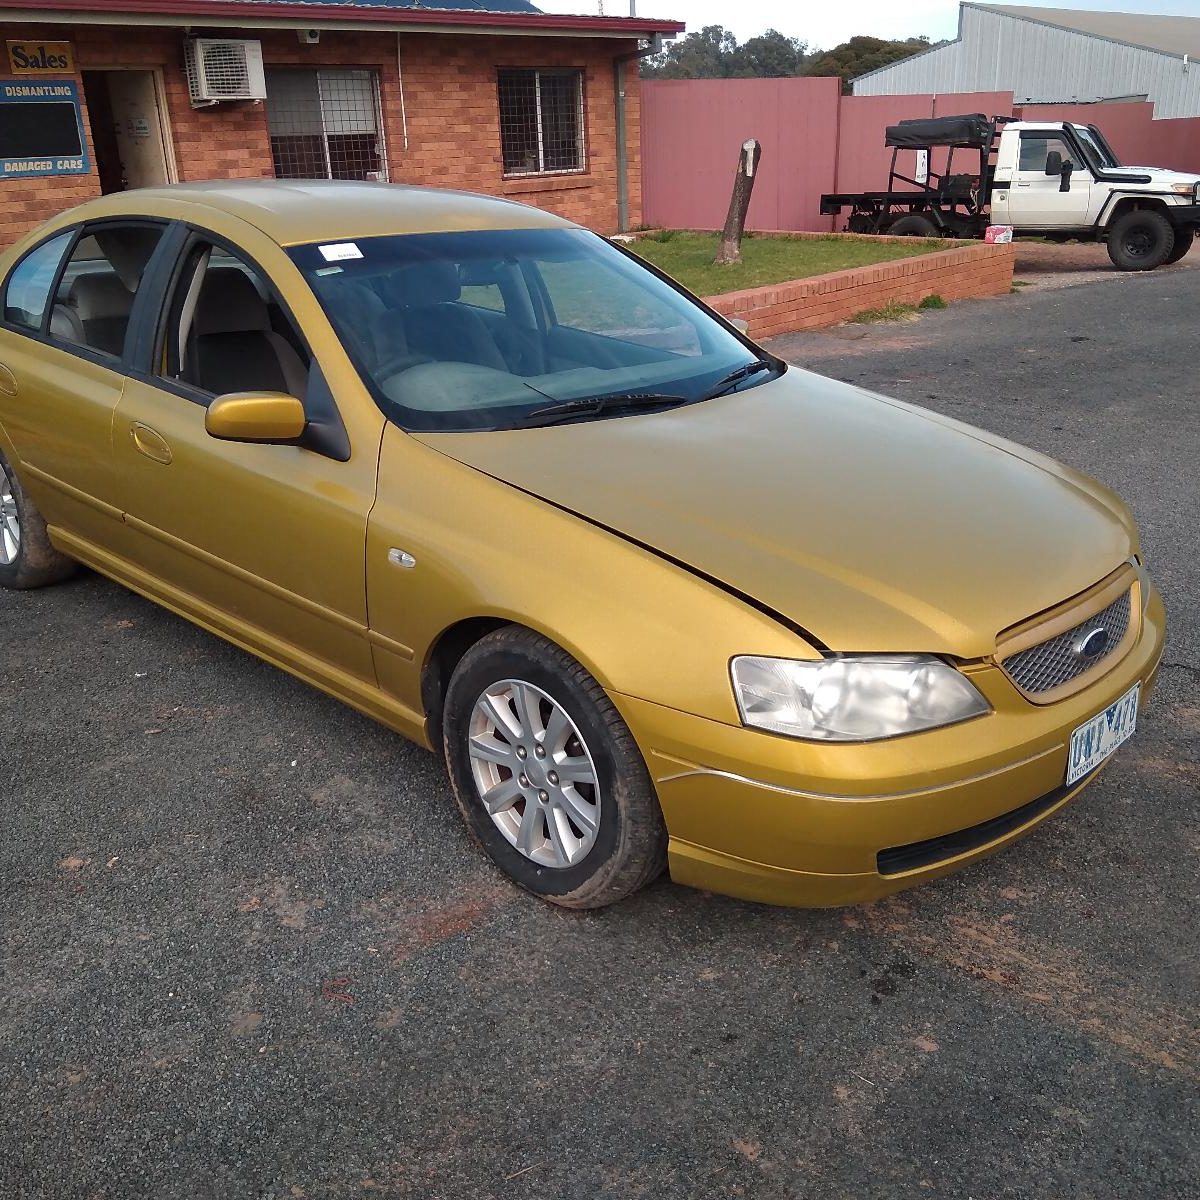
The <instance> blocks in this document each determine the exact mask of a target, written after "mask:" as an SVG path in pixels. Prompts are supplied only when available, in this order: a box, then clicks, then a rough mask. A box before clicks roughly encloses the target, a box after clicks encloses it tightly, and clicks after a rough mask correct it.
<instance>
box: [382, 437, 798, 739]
mask: <svg viewBox="0 0 1200 1200" xmlns="http://www.w3.org/2000/svg"><path fill="white" fill-rule="evenodd" d="M393 550H396V551H401V552H403V553H405V554H408V555H410V556H411V557H412V559H414V560H415V562H414V565H412V566H403V565H399V563H397V562H396V561H395V559H396V558H397V557H399V556H398V555H391V552H392V551H393ZM366 557H367V562H366V581H367V608H368V621H369V624H370V627H371V634H372V640H373V642H374V644H375V647H376V663H377V667H378V669H379V677H380V683H381V686H383V687H384V688H385V689H386V690H388V691H389V692H391V693H392V694H394V695H395V696H396V697H397V699H399V700H400V701H401V702H402V703H404V704H405V705H407V706H409V707H411V708H413V709H416V710H420V709H421V706H422V705H421V673H422V668H423V666H424V664H425V662H426V661H427V659H428V655H429V651H430V648H431V647H432V646H433V645H434V644H435V643H436V641H437V639H438V637H439V636H440V635H441V633H442V632H443V631H444V630H446V629H447V628H449V627H450V626H452V625H455V624H458V623H459V622H460V621H464V620H470V619H472V618H479V617H491V618H495V619H498V620H503V621H512V622H515V623H518V624H522V625H526V626H528V627H529V628H531V629H535V630H537V631H538V632H539V633H542V634H544V635H545V636H546V637H548V638H550V639H551V640H552V641H554V642H556V643H557V644H558V645H560V646H562V647H563V649H565V650H567V651H568V652H569V653H570V654H571V655H573V656H574V657H575V658H576V659H578V661H579V662H581V663H582V664H583V665H584V666H585V667H586V668H587V669H588V670H589V671H590V672H591V673H592V674H593V675H594V676H595V677H596V679H597V680H598V681H599V682H600V683H601V685H602V686H603V687H605V688H606V689H607V690H609V691H610V692H618V693H622V694H624V695H629V696H635V697H638V698H640V699H644V700H649V701H652V702H654V703H657V704H661V705H666V706H668V707H671V708H675V709H678V710H680V711H683V712H689V713H693V714H695V715H697V716H703V717H707V718H708V719H710V720H715V721H722V722H725V723H727V724H731V725H738V724H740V721H739V717H738V713H737V707H736V704H735V702H734V698H733V691H732V687H731V685H730V681H729V660H730V658H731V657H732V656H733V655H735V654H763V655H776V656H782V657H793V658H815V657H818V655H817V652H816V651H815V650H814V649H813V648H812V647H811V646H809V645H807V644H806V643H805V642H804V640H803V639H802V638H801V637H800V636H799V635H798V634H796V633H795V632H793V631H792V630H791V629H789V628H787V627H786V626H785V625H784V624H783V623H782V621H781V620H777V619H775V618H774V617H772V616H771V615H770V614H768V613H766V612H762V611H759V610H758V609H756V608H754V607H752V606H751V604H750V603H747V602H746V601H745V600H742V599H739V598H737V597H736V596H735V595H732V594H730V593H729V592H727V591H725V590H723V589H722V588H721V587H720V586H719V585H717V584H715V583H712V582H709V581H707V580H705V579H703V578H700V577H698V576H696V575H694V574H692V573H691V572H689V571H688V570H686V569H685V568H683V567H681V566H679V565H676V564H675V563H673V562H670V561H668V560H665V559H663V558H661V557H659V556H658V555H657V554H655V553H654V552H653V551H651V550H649V549H646V548H643V547H641V546H638V545H635V544H633V543H631V542H628V541H626V540H625V539H623V538H622V537H620V536H619V535H617V534H615V533H612V532H609V531H608V530H605V529H602V528H599V527H597V526H595V525H592V524H590V523H588V522H586V521H584V520H582V519H580V518H578V517H576V516H574V515H572V514H570V513H567V512H564V511H563V510H561V509H558V508H555V507H554V506H552V505H550V504H547V503H546V502H544V501H542V500H539V499H538V498H536V497H534V496H531V495H529V494H527V493H525V492H522V491H520V490H519V489H517V488H514V487H511V486H510V485H508V484H505V483H502V482H500V481H498V480H495V479H493V478H492V477H490V476H488V475H485V474H483V473H482V472H480V471H477V470H475V469H474V468H472V467H468V466H465V465H463V464H462V463H459V462H457V461H455V460H453V459H451V458H448V457H446V456H445V455H443V454H441V453H439V452H438V451H436V450H433V449H430V448H429V447H427V446H425V445H423V444H421V443H420V442H418V441H416V440H415V439H413V438H410V437H409V436H408V435H407V434H405V433H404V432H402V431H401V430H399V429H397V428H396V427H394V426H389V427H388V428H387V430H386V432H385V434H384V438H383V446H382V451H381V455H380V470H379V489H378V496H377V499H376V503H375V506H374V508H373V510H372V512H371V516H370V519H369V522H368V526H367V550H366Z"/></svg>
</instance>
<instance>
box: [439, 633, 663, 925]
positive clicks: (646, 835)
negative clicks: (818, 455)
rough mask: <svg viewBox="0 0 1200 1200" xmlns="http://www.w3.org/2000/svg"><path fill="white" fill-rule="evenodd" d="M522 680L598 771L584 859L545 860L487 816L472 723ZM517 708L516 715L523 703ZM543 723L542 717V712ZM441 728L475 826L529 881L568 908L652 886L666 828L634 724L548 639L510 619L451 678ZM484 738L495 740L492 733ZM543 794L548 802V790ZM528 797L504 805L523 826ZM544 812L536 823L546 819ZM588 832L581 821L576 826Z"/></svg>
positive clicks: (478, 837)
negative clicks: (561, 719) (483, 706)
mask: <svg viewBox="0 0 1200 1200" xmlns="http://www.w3.org/2000/svg"><path fill="white" fill-rule="evenodd" d="M514 680H515V681H521V682H522V683H523V684H525V685H532V688H533V689H536V690H537V691H539V692H541V693H542V694H543V696H544V698H545V699H544V701H543V703H545V702H546V701H550V702H552V703H553V704H554V705H557V706H558V707H559V708H560V709H561V710H562V711H563V712H564V713H565V714H566V715H567V717H569V718H570V721H571V722H572V723H573V725H574V728H575V731H576V732H577V734H578V738H576V739H575V740H574V741H573V742H568V743H567V744H568V746H573V747H574V749H573V750H572V751H571V752H572V753H575V752H576V751H578V750H581V751H582V753H583V754H584V755H585V756H587V757H590V759H591V762H592V764H593V765H594V767H595V773H596V778H597V787H598V791H596V790H594V789H593V790H592V791H591V795H592V796H593V797H594V798H595V800H596V801H598V812H599V818H598V821H597V823H596V827H595V832H594V839H595V840H594V842H593V843H592V845H591V847H590V849H588V850H587V851H586V853H584V854H583V857H581V858H580V859H578V860H577V861H574V862H572V863H571V864H570V865H564V866H554V865H543V864H541V863H539V862H536V861H534V860H533V859H532V858H531V857H530V856H527V855H526V854H525V853H523V852H522V851H520V850H518V849H517V848H516V846H515V845H514V844H513V843H512V842H510V841H509V840H508V838H507V837H506V836H505V834H504V833H503V832H502V831H501V829H500V828H499V826H498V825H497V823H496V821H495V820H493V818H492V816H490V815H489V813H488V811H487V809H486V807H485V806H484V803H483V800H482V798H481V792H480V787H479V786H478V785H477V784H476V779H475V774H474V771H473V768H472V756H471V752H470V745H471V723H472V720H473V719H478V718H477V717H476V715H475V712H476V704H477V702H479V701H480V700H481V699H482V698H483V696H484V694H485V692H487V691H488V690H489V689H493V688H497V687H503V686H504V684H505V681H514ZM512 711H513V712H515V711H516V705H515V703H514V704H513V708H512ZM549 711H551V710H550V709H549V708H544V709H542V712H549ZM540 719H542V720H543V721H544V717H543V718H540ZM443 730H444V744H445V751H446V763H447V766H448V767H449V771H450V782H451V784H452V785H453V788H454V796H455V799H456V800H457V802H458V807H459V810H460V811H461V812H462V816H463V820H464V821H465V822H466V825H467V829H468V830H469V831H470V833H471V836H472V837H473V838H474V840H475V841H476V842H477V843H478V844H479V845H480V846H481V847H482V848H483V849H484V850H486V851H487V853H488V855H489V856H490V857H491V858H492V860H493V861H494V862H495V863H496V864H497V865H498V866H499V867H500V869H501V870H502V871H504V873H505V874H506V875H508V876H509V878H511V879H512V880H514V881H515V882H516V883H518V884H520V885H521V887H523V888H526V889H527V890H529V891H531V892H533V893H534V894H536V895H538V896H541V897H543V898H544V899H546V900H549V901H551V902H552V903H554V904H560V905H562V906H564V907H566V908H602V907H603V906H605V905H607V904H613V903H615V902H616V901H618V900H623V899H624V898H625V897H626V896H629V895H632V894H633V893H634V892H636V891H637V890H638V889H639V888H642V887H644V886H645V885H646V884H647V883H649V882H650V881H651V880H652V879H654V877H655V876H656V875H658V874H659V873H660V872H661V871H662V869H663V867H664V866H665V865H666V848H667V831H666V826H665V825H664V823H663V817H662V812H661V810H660V809H659V806H658V798H657V796H656V795H655V792H654V785H653V783H652V782H651V779H650V774H649V772H648V771H647V770H646V764H645V762H644V761H643V759H642V756H641V752H640V751H639V750H638V747H637V744H636V743H635V742H634V740H633V735H632V734H631V733H630V732H629V727H628V726H627V725H626V724H625V722H624V721H623V720H622V719H621V715H620V714H619V713H618V712H617V710H616V709H615V708H614V707H613V704H612V701H610V700H609V698H608V696H607V695H606V694H605V692H604V689H603V688H602V687H601V686H600V685H599V684H598V683H597V682H596V680H595V679H593V678H592V676H591V675H589V674H588V672H587V671H586V670H584V668H583V667H582V666H581V665H580V664H579V663H577V662H576V661H575V660H574V659H573V658H572V657H571V656H570V655H569V654H567V653H566V651H565V650H563V649H562V648H561V647H559V646H556V645H555V644H554V643H553V642H551V641H549V640H548V639H547V638H544V637H542V636H541V635H540V634H537V633H534V632H533V631H532V630H529V629H524V628H522V627H520V626H517V625H509V626H505V627H504V628H503V629H498V630H496V631H495V632H494V633H491V634H489V635H488V636H487V637H485V638H483V639H482V640H481V641H479V642H477V643H476V644H475V645H474V646H472V647H471V649H469V650H468V651H467V652H466V654H465V655H463V657H462V660H461V661H460V662H459V664H458V666H457V667H456V668H455V671H454V674H453V676H452V677H451V679H450V686H449V688H448V689H447V692H446V705H445V713H444V718H443ZM484 736H487V737H488V738H489V739H490V740H493V741H494V740H496V739H494V738H493V736H492V734H485V735H484ZM580 739H581V741H580ZM504 740H505V741H508V739H504ZM512 746H513V752H514V753H517V752H519V750H520V749H525V750H526V751H528V747H524V746H523V745H521V739H518V738H513V739H512ZM550 764H551V759H546V760H545V765H550ZM532 765H533V760H532V758H527V760H526V769H528V768H529V767H530V766H532ZM497 770H500V771H505V772H507V776H506V777H505V778H506V779H507V780H512V779H513V778H514V772H512V771H510V770H509V769H508V768H507V767H500V768H497ZM583 786H584V787H585V789H586V788H588V786H589V785H583ZM531 790H533V789H531ZM540 794H541V795H542V797H543V799H544V798H545V796H546V795H547V794H548V793H546V792H543V793H540ZM524 796H525V793H523V795H522V798H519V799H518V800H517V801H515V802H513V803H512V804H511V805H510V806H509V808H508V809H507V810H506V811H507V812H508V813H509V814H510V816H511V819H512V820H514V821H518V822H520V823H521V824H523V823H524V821H525V814H526V809H527V807H528V806H529V805H530V804H531V803H532V802H533V801H532V800H530V799H527V798H524ZM536 811H537V810H536V809H535V810H534V812H535V817H534V820H547V821H548V819H549V818H542V817H538V816H537V815H536ZM540 828H541V829H542V830H544V832H545V841H544V843H543V844H544V845H545V846H547V847H548V846H549V841H550V832H551V831H550V826H549V824H548V823H546V824H543V825H541V826H540ZM582 828H583V827H582V826H578V827H573V829H572V832H576V833H577V832H578V831H579V830H581V829H582ZM581 843H582V839H581ZM543 852H549V851H548V850H546V851H543Z"/></svg>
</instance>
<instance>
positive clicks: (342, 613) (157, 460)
mask: <svg viewBox="0 0 1200 1200" xmlns="http://www.w3.org/2000/svg"><path fill="white" fill-rule="evenodd" d="M164 312H165V317H164V320H163V323H162V329H161V332H160V337H159V339H158V343H157V345H156V346H155V348H154V349H153V351H152V352H151V353H152V355H153V357H152V362H153V364H154V365H155V367H156V368H157V370H156V371H154V372H142V373H140V374H139V375H135V376H134V377H133V378H131V379H129V380H128V382H127V383H126V386H125V391H124V393H123V395H122V396H121V399H120V402H119V403H118V405H117V411H116V419H115V421H114V424H113V443H114V457H115V461H116V464H117V467H118V470H119V473H120V478H121V481H122V503H121V507H122V509H123V510H124V512H125V514H126V520H127V522H128V524H129V526H130V530H131V541H132V543H133V545H134V547H135V550H134V555H135V560H136V562H137V565H138V566H140V567H141V568H142V569H143V570H145V571H147V572H148V573H149V574H150V575H151V576H152V577H154V578H155V579H156V580H160V581H162V583H164V584H165V585H166V587H167V588H168V589H173V590H168V591H167V592H166V593H165V594H164V596H163V597H162V598H164V599H166V600H167V602H168V603H175V604H176V606H178V607H181V608H183V609H184V610H185V611H189V612H190V614H191V615H198V616H199V617H200V619H201V620H204V621H205V622H206V623H208V624H211V625H213V626H214V627H215V628H217V629H218V630H219V631H221V632H223V633H225V634H227V635H230V636H232V637H234V639H235V640H238V641H241V642H242V643H243V644H247V645H250V646H251V648H253V649H254V650H256V651H257V652H258V653H260V654H262V655H263V656H264V657H267V658H269V659H271V660H273V661H275V662H277V663H279V664H280V665H283V666H289V665H293V666H295V665H298V666H300V667H301V668H302V669H303V670H304V671H305V673H306V674H308V675H309V676H316V677H317V678H318V679H320V680H322V681H323V682H324V683H325V684H326V685H327V686H330V687H331V689H332V690H335V691H344V690H345V689H346V688H347V687H348V686H353V685H354V684H355V683H359V684H361V683H363V682H366V683H373V681H374V667H373V664H372V660H371V652H370V645H369V642H368V640H367V628H366V626H367V611H366V583H365V575H364V572H365V563H364V554H365V548H366V527H367V514H368V512H369V511H370V509H371V506H372V504H373V503H374V498H375V482H376V472H377V463H378V447H379V442H378V438H379V435H380V432H381V430H378V429H377V430H376V431H375V437H374V444H373V445H370V444H365V443H369V442H370V440H371V439H370V435H369V434H368V436H367V437H366V438H365V439H364V444H361V445H359V446H357V447H352V446H351V445H350V444H349V442H348V441H346V442H345V443H344V445H343V447H342V448H341V449H339V447H338V446H336V445H334V447H333V449H332V451H330V450H329V449H328V448H326V449H321V448H319V447H318V448H314V446H312V445H267V444H262V445H256V444H248V443H241V442H231V441H221V440H218V439H216V438H213V437H211V436H209V434H208V433H207V432H206V431H205V411H206V408H207V405H208V404H209V403H210V402H211V401H212V399H213V398H214V397H215V396H216V395H221V394H226V393H229V392H240V391H253V392H263V391H266V392H288V393H290V394H292V395H296V396H298V397H299V398H300V399H302V400H304V401H305V405H306V408H307V409H308V410H309V412H310V415H311V416H319V417H320V419H321V420H323V421H328V422H330V423H331V424H333V425H338V427H339V428H340V425H339V424H338V421H339V418H338V413H337V410H336V408H335V407H334V406H333V400H332V397H331V395H330V393H329V391H328V388H327V387H326V385H325V382H324V379H323V376H322V375H321V372H320V369H319V367H318V366H317V364H316V363H315V362H314V361H313V360H312V359H311V356H310V353H309V351H308V347H307V342H306V341H305V339H304V338H303V337H302V336H301V334H300V332H299V330H298V329H297V328H296V327H295V324H294V323H293V322H292V321H291V319H290V317H289V316H288V313H287V311H286V310H285V308H284V307H283V305H282V304H281V303H280V300H279V297H278V294H277V292H276V291H275V290H274V288H273V287H272V286H271V284H270V283H269V281H268V279H267V278H266V276H265V275H264V273H263V272H262V271H261V270H260V269H259V268H257V267H256V266H254V265H252V264H251V263H250V262H249V261H248V260H246V259H244V258H242V257H241V256H240V255H238V254H235V253H233V252H232V251H231V250H230V249H228V248H227V247H225V246H218V245H215V244H211V243H207V242H205V241H204V240H202V239H200V238H199V237H197V238H195V239H194V240H193V242H192V244H191V245H190V246H189V247H188V248H187V250H185V252H184V261H183V266H182V270H181V272H180V273H179V276H178V282H177V284H176V287H175V292H174V295H173V296H172V297H170V298H169V299H168V301H167V303H166V304H165V305H164ZM379 425H380V426H382V415H381V416H380V419H379ZM355 449H356V450H357V453H354V452H352V451H353V450H355Z"/></svg>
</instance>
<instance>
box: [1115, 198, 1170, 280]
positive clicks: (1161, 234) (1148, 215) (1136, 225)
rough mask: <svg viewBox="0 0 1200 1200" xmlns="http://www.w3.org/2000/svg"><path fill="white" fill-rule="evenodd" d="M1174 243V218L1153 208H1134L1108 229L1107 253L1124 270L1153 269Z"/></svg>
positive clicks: (1162, 261)
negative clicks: (1172, 219)
mask: <svg viewBox="0 0 1200 1200" xmlns="http://www.w3.org/2000/svg"><path fill="white" fill-rule="evenodd" d="M1174 247H1175V230H1174V229H1173V228H1172V227H1171V222H1170V221H1168V220H1167V218H1166V217H1164V216H1163V215H1162V213H1160V212H1155V211H1154V210H1153V209H1148V208H1143V209H1134V210H1133V211H1132V212H1127V213H1126V214H1125V215H1124V216H1123V217H1120V218H1118V219H1117V221H1116V222H1115V223H1114V224H1113V227H1112V229H1110V230H1109V231H1108V257H1109V258H1110V259H1112V263H1113V266H1114V267H1116V268H1117V269H1118V270H1121V271H1153V270H1154V268H1155V267H1161V266H1162V265H1163V263H1165V262H1166V261H1167V260H1168V258H1169V257H1170V255H1171V251H1172V250H1173V249H1174Z"/></svg>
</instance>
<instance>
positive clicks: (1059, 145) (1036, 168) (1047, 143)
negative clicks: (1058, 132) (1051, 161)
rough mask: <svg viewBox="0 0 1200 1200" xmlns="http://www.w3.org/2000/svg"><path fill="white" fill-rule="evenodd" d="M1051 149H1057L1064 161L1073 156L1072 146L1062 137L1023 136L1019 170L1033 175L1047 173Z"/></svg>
mask: <svg viewBox="0 0 1200 1200" xmlns="http://www.w3.org/2000/svg"><path fill="white" fill-rule="evenodd" d="M1051 151H1057V153H1058V154H1059V155H1060V156H1061V158H1062V161H1063V162H1067V161H1069V160H1070V158H1071V148H1070V146H1068V145H1067V143H1066V142H1065V141H1063V139H1062V138H1060V137H1054V136H1050V137H1027V136H1022V138H1021V158H1020V162H1019V163H1018V166H1017V170H1019V171H1028V172H1029V173H1030V174H1033V175H1044V174H1045V173H1046V160H1047V158H1048V157H1049V156H1050V152H1051Z"/></svg>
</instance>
